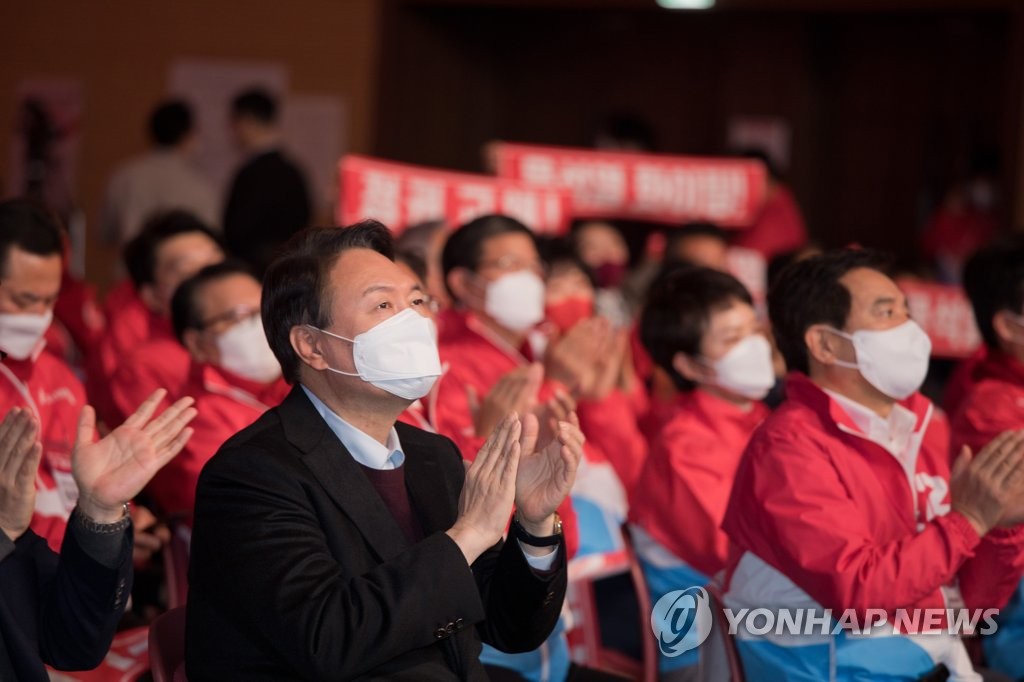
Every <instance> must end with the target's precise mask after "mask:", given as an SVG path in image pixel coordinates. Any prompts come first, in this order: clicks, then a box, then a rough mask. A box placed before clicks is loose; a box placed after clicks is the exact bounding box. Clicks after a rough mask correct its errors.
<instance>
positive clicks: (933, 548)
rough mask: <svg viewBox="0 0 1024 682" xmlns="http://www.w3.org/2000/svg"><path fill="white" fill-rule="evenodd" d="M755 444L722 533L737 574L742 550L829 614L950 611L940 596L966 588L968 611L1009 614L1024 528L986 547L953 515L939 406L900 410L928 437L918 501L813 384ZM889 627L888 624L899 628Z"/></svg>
mask: <svg viewBox="0 0 1024 682" xmlns="http://www.w3.org/2000/svg"><path fill="white" fill-rule="evenodd" d="M786 392H787V396H788V398H787V400H786V402H785V403H783V404H782V406H781V407H779V408H778V409H777V410H776V411H775V412H774V413H773V414H771V415H770V416H769V417H768V418H767V419H766V420H765V422H764V423H763V424H762V426H761V428H759V429H758V430H757V431H756V432H755V433H754V435H753V437H752V438H751V441H750V445H749V446H747V450H746V452H745V453H744V456H743V460H742V462H741V463H740V468H739V471H738V473H737V475H736V481H735V483H734V484H733V492H732V496H731V498H730V500H729V507H728V509H727V511H726V515H725V520H724V522H723V524H722V527H723V529H724V530H725V532H726V533H727V534H728V535H729V538H730V540H731V541H732V543H733V551H732V552H731V555H730V568H729V571H730V576H729V577H731V573H732V571H734V570H735V568H736V565H737V564H738V562H739V559H740V558H741V557H742V555H743V554H744V553H745V552H752V553H754V554H755V555H756V556H758V557H760V558H761V559H762V560H763V561H765V562H766V563H768V564H769V565H771V566H772V567H774V568H775V569H776V570H778V571H779V572H781V573H782V574H783V575H785V576H786V577H787V578H789V579H790V580H791V581H793V582H794V583H795V584H796V585H797V586H798V587H800V588H801V589H803V590H804V591H805V592H807V593H808V594H809V595H810V596H811V597H812V598H813V599H815V600H816V601H817V602H818V603H820V604H822V605H823V606H825V607H826V608H830V609H833V611H836V610H842V609H846V608H853V609H857V611H858V616H859V617H860V618H863V617H864V616H865V610H866V609H869V608H875V609H885V610H886V611H887V612H888V613H889V616H890V618H893V617H894V614H895V610H896V609H899V608H906V609H910V608H938V609H942V608H946V604H945V601H944V599H943V595H942V593H941V591H940V587H941V586H943V585H947V584H950V583H951V582H953V581H954V580H958V581H959V587H960V592H961V595H962V596H963V599H964V602H965V603H966V605H967V607H968V608H972V609H973V608H982V609H984V608H999V607H1001V606H1003V605H1004V604H1005V603H1006V601H1007V599H1008V598H1009V596H1010V594H1011V593H1012V591H1013V590H1014V589H1015V588H1016V586H1017V583H1018V582H1019V581H1020V577H1021V574H1022V572H1024V528H1022V527H1017V528H1014V529H995V530H993V531H991V532H990V533H989V534H988V535H986V536H985V537H984V538H979V537H978V534H977V533H976V532H975V530H974V528H973V527H972V526H971V524H970V523H969V522H968V521H967V519H966V518H964V516H962V515H961V514H960V513H959V512H956V511H952V510H949V502H950V498H949V491H948V481H949V469H950V467H949V456H948V453H949V439H948V434H947V432H946V430H945V429H944V428H943V422H941V421H933V420H931V414H932V409H933V408H932V405H931V403H930V402H929V401H928V400H927V399H926V398H925V397H923V396H922V395H920V394H915V395H913V396H911V397H910V398H909V399H907V400H906V401H904V402H903V403H902V404H903V405H904V406H905V407H907V408H908V409H910V410H912V411H913V412H914V413H915V414H916V415H917V416H918V424H917V428H916V431H915V433H919V434H923V440H922V444H921V448H920V453H919V455H918V458H917V462H916V470H915V474H914V482H915V488H916V490H915V491H914V492H913V493H912V492H911V488H910V485H909V481H908V477H907V475H906V474H905V473H904V471H903V469H902V467H901V465H900V464H899V463H898V462H897V460H896V458H895V457H893V456H892V455H891V454H889V453H888V452H887V451H886V450H884V449H883V448H881V447H880V446H878V445H876V444H874V443H872V442H871V441H869V440H867V439H866V438H864V437H862V436H860V435H859V434H858V433H857V430H856V427H855V426H854V424H853V421H852V420H851V419H850V418H849V417H848V416H847V415H846V413H845V412H844V411H843V410H842V409H841V408H840V407H839V406H838V404H836V403H835V402H834V401H833V400H832V399H831V398H830V397H829V396H828V394H826V393H825V392H824V391H822V390H821V389H820V388H819V387H818V386H817V385H815V384H814V383H812V382H811V380H810V379H809V378H807V377H806V376H805V375H802V374H799V373H793V374H791V375H790V377H789V378H788V380H787V385H786ZM890 622H891V621H890Z"/></svg>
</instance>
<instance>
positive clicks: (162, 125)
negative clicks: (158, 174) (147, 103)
mask: <svg viewBox="0 0 1024 682" xmlns="http://www.w3.org/2000/svg"><path fill="white" fill-rule="evenodd" d="M190 132H192V109H190V108H189V106H188V104H186V103H185V102H184V101H182V100H170V101H167V102H164V103H162V104H160V105H158V106H157V108H156V109H154V110H153V113H152V114H150V116H149V136H150V137H151V138H152V140H153V142H154V143H156V144H157V145H158V146H160V147H176V146H177V145H178V143H179V142H181V141H182V139H183V138H184V137H185V136H186V135H188V134H189V133H190Z"/></svg>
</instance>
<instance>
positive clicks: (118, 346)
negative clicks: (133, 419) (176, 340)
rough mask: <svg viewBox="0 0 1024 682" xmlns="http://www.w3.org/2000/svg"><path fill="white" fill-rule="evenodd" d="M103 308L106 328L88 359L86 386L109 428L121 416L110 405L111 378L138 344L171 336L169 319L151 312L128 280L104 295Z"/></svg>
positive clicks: (122, 416)
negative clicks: (156, 337) (154, 338)
mask: <svg viewBox="0 0 1024 682" xmlns="http://www.w3.org/2000/svg"><path fill="white" fill-rule="evenodd" d="M104 309H105V314H106V319H107V329H106V333H105V334H104V335H103V337H102V338H101V339H100V340H99V343H98V344H97V346H96V348H95V352H93V353H92V354H91V356H90V357H89V358H88V365H87V367H86V389H87V390H88V392H89V401H90V402H91V403H92V405H93V406H94V407H95V408H96V412H97V413H98V414H99V416H100V418H101V419H102V420H103V421H105V422H106V423H107V425H108V426H111V427H112V426H115V425H117V424H119V423H120V422H121V421H122V420H123V419H124V415H123V414H121V413H120V410H118V409H117V408H116V407H115V405H114V402H113V397H112V396H111V392H110V380H111V378H113V376H114V374H115V372H117V370H118V368H119V367H120V366H121V365H122V364H123V363H124V361H125V360H126V359H127V358H128V357H129V355H131V353H132V352H134V351H135V349H137V348H138V347H139V346H140V345H142V344H143V343H145V342H146V341H148V340H149V339H150V338H152V337H153V336H164V337H172V336H173V332H172V331H171V323H170V321H169V320H167V319H166V318H162V317H159V316H157V315H154V314H153V313H152V312H150V310H149V309H148V308H147V307H146V306H145V305H144V304H143V303H142V301H141V300H140V299H139V297H138V296H137V295H136V293H135V288H134V286H133V285H132V283H131V281H129V280H122V282H121V283H120V284H118V285H117V286H115V287H114V288H113V289H112V290H111V291H110V293H109V294H107V299H106V301H105V303H104ZM133 409H134V408H133Z"/></svg>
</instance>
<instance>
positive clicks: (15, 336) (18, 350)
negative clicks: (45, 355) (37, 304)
mask: <svg viewBox="0 0 1024 682" xmlns="http://www.w3.org/2000/svg"><path fill="white" fill-rule="evenodd" d="M51 322H53V310H47V311H46V312H45V313H43V314H42V315H39V314H37V313H0V349H2V350H3V351H5V352H6V353H7V354H8V355H10V356H11V357H12V358H14V359H15V360H28V359H29V358H30V357H32V355H33V354H34V353H35V351H36V350H37V349H38V348H39V347H40V344H41V343H42V341H43V334H45V333H46V330H47V329H49V328H50V323H51Z"/></svg>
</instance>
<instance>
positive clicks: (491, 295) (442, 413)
mask: <svg viewBox="0 0 1024 682" xmlns="http://www.w3.org/2000/svg"><path fill="white" fill-rule="evenodd" d="M442 265H443V267H444V274H445V283H446V285H447V287H448V292H449V294H450V296H451V299H452V302H453V306H452V308H450V309H449V310H447V311H445V312H444V313H443V314H442V316H441V319H442V322H441V325H440V354H441V360H442V362H443V363H444V374H443V375H442V376H441V378H440V379H438V381H437V383H436V384H435V386H434V390H433V393H432V395H431V396H430V400H429V404H428V413H429V415H430V418H431V422H432V423H433V424H434V426H435V427H436V428H437V431H438V433H440V434H442V435H445V436H448V437H449V438H451V439H452V440H453V441H455V443H456V444H457V445H458V446H459V447H460V449H461V450H462V451H463V452H464V453H467V452H474V451H475V450H476V449H479V446H480V444H481V443H482V442H483V440H484V437H485V436H486V435H487V433H489V432H490V430H492V429H493V428H494V425H495V424H497V423H498V422H500V420H501V419H502V416H503V415H505V414H508V413H509V412H516V413H517V414H531V413H532V414H536V415H537V416H538V419H539V420H540V423H541V425H542V428H545V425H549V424H551V423H552V419H561V418H562V415H565V414H568V413H570V412H573V411H574V410H576V406H577V403H576V400H577V398H581V397H582V390H583V389H584V388H585V387H586V386H587V385H588V384H589V382H590V381H592V379H591V377H592V376H593V373H594V368H595V367H597V366H598V365H601V364H602V363H601V362H600V360H601V359H602V358H603V357H604V356H605V355H606V354H607V353H609V352H610V351H609V350H608V349H609V348H610V346H611V343H612V334H611V331H612V330H611V325H610V324H609V323H608V321H607V320H603V319H601V318H595V317H591V316H588V317H587V318H586V319H583V320H582V321H580V322H578V323H576V324H575V325H573V327H572V329H571V330H570V331H569V332H567V333H566V334H564V335H562V336H560V337H557V338H551V337H549V336H548V335H547V334H545V333H544V331H543V329H542V327H543V323H544V317H545V303H546V301H545V292H546V287H545V277H546V275H547V268H546V266H545V263H544V262H543V261H542V260H541V257H540V253H539V252H538V249H537V241H536V239H535V237H534V234H533V232H531V231H530V229H529V228H527V227H526V226H525V225H523V224H522V223H520V222H519V221H517V220H515V219H513V218H510V217H508V216H504V215H487V216H482V217H480V218H477V219H475V220H472V221H470V222H469V223H467V224H465V225H463V226H461V227H459V228H458V229H456V230H454V231H453V232H452V233H451V234H450V235H449V237H448V240H447V242H446V243H445V247H444V251H443V254H442ZM620 418H628V416H626V415H620ZM581 424H582V421H581ZM588 438H591V436H588ZM558 513H559V514H560V516H561V518H562V522H563V529H564V532H565V538H566V547H567V549H568V552H569V557H570V559H571V558H572V557H573V556H575V555H576V553H577V551H578V550H579V548H580V546H581V544H582V537H581V535H580V527H579V524H578V521H577V518H576V514H575V510H574V508H573V506H572V503H571V500H570V499H569V498H567V499H566V500H565V503H563V505H562V506H561V507H560V508H559V510H558ZM598 525H599V526H603V524H598ZM605 535H607V533H605ZM562 628H563V625H559V626H558V628H557V629H556V631H555V632H554V633H553V634H552V636H551V637H549V638H548V641H547V642H545V644H544V645H543V646H542V647H541V648H539V649H537V650H536V651H533V652H530V653H528V654H518V655H515V656H509V655H507V654H503V653H501V652H499V651H496V650H494V649H493V648H485V650H484V654H483V658H482V660H483V661H484V663H485V664H487V665H488V666H493V667H494V668H498V669H504V670H513V671H515V672H516V673H518V674H519V675H521V676H525V677H527V678H528V679H540V676H541V675H543V671H545V670H547V671H548V672H549V674H550V679H553V680H562V679H565V678H566V676H570V675H575V674H590V672H591V671H587V670H577V669H576V668H574V667H572V665H571V661H570V658H569V648H568V643H567V641H566V639H565V635H564V632H563V630H562ZM501 672H502V670H495V672H494V674H495V675H499V674H501ZM584 679H585V678H584Z"/></svg>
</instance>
